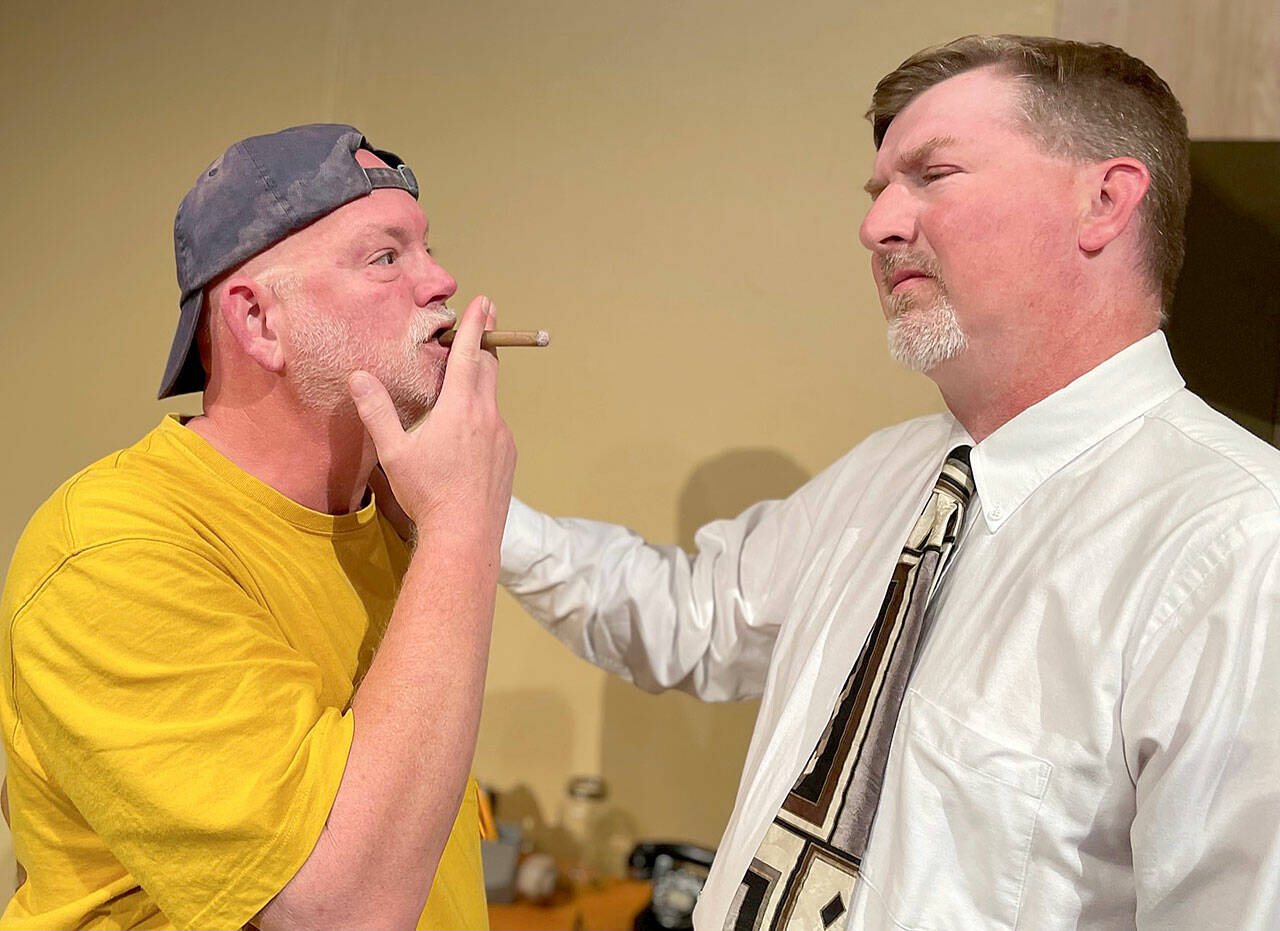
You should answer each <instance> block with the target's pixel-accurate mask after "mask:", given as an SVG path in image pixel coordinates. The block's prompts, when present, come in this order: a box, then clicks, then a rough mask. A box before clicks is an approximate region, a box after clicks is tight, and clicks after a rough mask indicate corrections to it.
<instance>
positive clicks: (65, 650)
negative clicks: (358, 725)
mask: <svg viewBox="0 0 1280 931" xmlns="http://www.w3.org/2000/svg"><path fill="white" fill-rule="evenodd" d="M408 560H409V553H408V551H407V549H406V547H405V545H404V544H403V542H402V541H401V540H400V538H399V537H398V536H397V535H396V533H395V530H394V529H392V527H391V526H390V525H389V524H388V523H387V522H386V521H385V520H383V519H382V518H380V517H379V515H378V514H377V511H376V509H375V507H374V506H373V505H372V504H370V505H369V506H367V507H365V508H363V509H361V510H360V511H358V512H356V513H354V514H342V515H336V516H335V515H329V514H321V513H318V512H316V511H312V510H309V509H308V508H305V507H303V506H302V505H300V504H297V503H296V502H294V501H292V500H290V499H288V498H286V497H284V496H283V495H281V494H279V493H278V492H276V491H275V490H274V489H272V488H271V487H269V486H268V485H266V484H264V483H262V482H260V481H258V480H257V479H255V478H253V477H252V476H250V475H248V474H247V473H245V472H244V471H242V470H241V469H239V468H237V467H236V466H235V465H233V464H232V463H231V462H229V461H228V460H227V459H225V458H224V457H223V456H221V455H220V454H219V453H218V452H217V451H216V450H214V449H213V448H212V447H211V446H209V445H208V444H207V443H206V442H205V441H204V440H203V439H202V438H201V437H200V436H199V435H197V434H196V433H194V432H193V431H191V430H188V429H187V428H186V427H184V426H182V424H181V423H180V422H179V421H178V420H177V418H175V417H173V416H170V417H166V418H165V419H164V420H163V421H162V422H161V424H160V426H159V427H157V428H156V429H155V430H153V431H151V432H150V433H149V434H147V435H146V436H145V437H143V439H142V440H141V441H139V442H138V443H137V444H136V445H134V446H132V447H131V448H129V449H125V450H122V451H120V452H118V453H116V454H114V455H112V456H109V457H107V458H106V459H103V460H102V461H100V462H98V463H95V464H94V465H92V466H90V467H89V468H87V469H85V470H84V471H83V472H80V473H79V474H78V475H76V476H74V477H72V478H71V479H70V480H68V481H67V482H66V483H65V484H64V485H63V486H62V487H61V488H59V489H58V491H57V492H55V493H54V495H53V496H52V497H51V498H50V499H49V500H48V501H47V502H46V503H45V504H44V505H43V506H42V507H41V508H40V510H39V511H37V512H36V515H35V516H34V517H33V518H32V520H31V522H30V524H29V525H28V526H27V529H26V531H25V532H24V533H23V536H22V539H21V541H20V542H19V544H18V548H17V551H16V552H15V554H14V557H13V562H12V564H11V565H10V569H9V575H8V579H7V581H6V584H5V590H4V601H3V611H4V633H5V636H6V637H7V639H8V643H7V645H6V648H5V649H3V650H0V655H2V656H3V662H4V664H5V669H4V670H3V672H4V694H3V701H2V702H0V724H2V725H3V728H4V745H5V750H6V752H7V755H8V780H9V799H10V812H11V816H12V820H13V845H14V852H15V853H16V855H17V858H18V862H19V863H21V864H22V866H23V867H24V868H25V869H26V871H27V876H28V878H27V880H26V882H24V883H23V884H22V886H21V887H20V888H19V889H18V891H17V894H16V895H15V896H14V898H13V900H12V901H11V902H10V903H9V906H8V908H7V909H6V910H5V912H4V915H3V917H2V918H0V925H3V926H4V927H23V928H60V927H73V926H74V927H86V928H132V927H141V928H159V927H175V926H176V927H179V928H198V927H207V928H238V927H240V926H241V925H243V924H245V923H246V922H248V921H250V920H251V919H252V918H253V916H254V915H255V914H256V913H257V912H258V911H259V909H261V908H262V906H263V905H265V904H266V903H267V902H268V901H269V900H270V899H271V897H272V896H274V895H275V894H276V893H277V892H278V891H280V889H281V888H282V887H283V886H284V885H285V883H287V882H288V881H289V879H291V878H292V877H293V875H294V874H295V873H296V872H297V870H298V868H299V867H300V866H301V865H302V863H303V861H304V860H306V858H307V856H308V855H309V854H310V852H311V849H312V847H313V845H314V844H315V841H316V839H317V838H318V837H319V835H320V830H321V828H322V826H323V825H324V822H325V819H326V817H327V816H328V814H329V809H330V807H331V806H332V804H333V799H334V795H335V794H336V793H337V790H338V783H339V781H340V780H341V778H342V771H343V768H344V767H345V765H346V761H347V753H348V750H349V748H350V744H351V735H352V716H351V713H350V709H349V707H348V706H349V703H350V700H351V697H352V695H353V693H354V691H355V687H356V686H357V685H358V683H359V681H360V678H361V677H362V676H363V675H364V673H365V671H366V669H367V668H368V666H369V663H370V661H371V660H372V658H373V651H374V648H375V647H376V646H377V644H378V641H379V639H380V638H381V636H382V634H383V631H384V630H385V628H386V624H387V621H388V619H389V618H390V616H391V609H392V606H393V605H394V603H395V599H396V595H397V593H398V591H399V584H400V579H401V577H402V576H403V574H404V571H405V568H406V566H407V565H408ZM479 830H480V828H479V820H478V815H477V810H476V792H475V786H474V782H473V783H472V784H470V785H469V786H468V790H467V792H466V793H465V794H464V801H463V805H462V808H461V810H460V811H459V814H458V817H457V821H456V823H455V824H454V826H453V833H452V834H451V835H450V837H449V842H448V845H447V846H446V848H445V851H444V855H443V857H442V858H441V861H440V866H439V869H438V871H437V873H436V878H435V883H434V885H433V886H432V889H431V894H430V897H429V899H428V900H427V907H426V910H425V911H424V912H423V914H422V918H421V922H420V924H419V927H421V928H455V927H456V928H482V927H486V926H487V915H486V911H485V901H484V882H483V878H482V874H481V867H480V844H479ZM357 869H358V867H357Z"/></svg>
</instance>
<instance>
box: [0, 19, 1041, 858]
mask: <svg viewBox="0 0 1280 931" xmlns="http://www.w3.org/2000/svg"><path fill="white" fill-rule="evenodd" d="M2 15H3V17H4V20H3V23H2V24H0V82H2V84H3V87H4V88H5V91H4V95H3V104H2V106H3V107H4V127H5V129H6V136H7V138H8V144H7V145H6V146H4V147H3V150H0V177H2V178H3V180H4V189H5V208H4V224H3V228H2V232H0V235H2V236H3V242H2V243H0V306H3V308H4V314H3V318H2V319H3V327H4V332H3V337H4V345H5V346H6V350H7V359H6V361H7V364H6V365H5V366H4V367H3V369H0V396H3V397H4V398H5V399H6V401H7V403H6V406H5V433H6V436H7V437H8V444H7V445H8V447H9V450H8V455H7V456H6V461H7V462H6V465H5V466H4V469H5V472H4V478H5V487H6V488H7V489H8V494H7V495H5V497H4V499H3V501H0V558H3V559H4V561H5V562H6V563H7V560H8V557H9V555H10V553H11V552H12V548H13V545H14V543H15V542H16V539H17V536H18V534H19V532H20V530H21V528H22V525H23V523H24V522H25V520H26V518H27V517H28V516H29V515H30V513H31V512H32V510H33V509H34V508H35V507H36V505H37V504H38V503H39V501H40V500H41V499H42V498H44V497H45V496H46V495H47V494H48V493H49V492H50V491H52V490H53V488H54V487H56V486H57V484H58V483H59V482H60V481H62V479H64V478H65V477H66V476H67V475H69V474H70V473H71V472H73V471H74V470H75V469H77V468H79V467H80V466H82V465H84V464H86V463H88V462H90V461H92V460H93V459H95V458H97V457H99V456H101V455H103V454H105V453H107V452H109V451H110V450H112V449H115V448H117V447H119V446H121V445H124V444H128V443H130V442H131V441H132V440H133V439H134V438H136V437H137V436H138V435H140V434H141V433H142V432H144V431H145V430H147V429H148V428H149V427H151V426H152V425H154V423H155V422H157V421H158V420H159V418H160V416H161V414H162V413H163V412H164V411H166V410H171V409H180V410H185V411H191V410H194V409H195V408H196V403H197V402H196V400H195V399H192V398H188V399H183V400H181V401H180V402H179V403H176V404H175V403H164V404H159V403H156V402H154V401H152V400H151V398H152V396H153V392H154V390H155V386H156V382H157V380H158V378H159V374H160V368H161V365H162V363H163V359H164V356H165V352H166V350H167V347H168V343H169V338H170V334H171V330H172V325H173V323H174V320H175V311H176V297H177V294H176V286H175V284H174V282H173V271H172V258H171V241H170V225H171V222H172V215H173V210H174V208H175V206H176V204H177V202H178V200H179V198H180V197H181V195H182V193H183V191H184V190H185V189H186V187H187V185H188V184H189V183H190V182H191V180H192V179H193V178H194V177H195V175H196V173H197V172H198V171H199V170H200V169H201V168H202V167H203V166H204V165H205V164H206V163H207V162H208V161H210V160H211V159H212V158H213V156H214V155H216V154H217V153H218V152H220V151H221V150H222V148H223V147H225V145H226V144H227V143H228V142H230V141H232V140H234V139H236V138H239V137H241V136H243V135H246V134H249V133H253V132H262V131H268V130H271V129H275V128H279V127H281V126H284V125H287V124H291V123H297V122H305V121H312V120H343V121H350V122H354V123H355V124H356V125H358V126H360V127H361V128H362V129H364V131H365V132H367V133H368V134H369V135H370V136H371V137H372V139H373V140H374V141H375V143H377V144H380V145H383V146H387V147H390V148H393V149H395V150H396V151H398V152H400V153H401V154H403V155H405V156H406V157H407V158H408V160H409V161H410V163H411V164H412V165H413V166H414V167H415V169H416V171H417V173H418V175H419V177H420V179H421V180H422V182H423V189H424V193H423V204H424V206H425V208H426V210H427V212H428V214H429V216H430V218H431V221H432V229H433V237H434V239H435V244H436V247H437V250H438V251H437V255H438V256H439V257H440V258H441V260H442V261H443V262H444V263H445V264H446V266H448V267H449V268H450V269H451V270H452V271H453V272H454V273H455V275H456V276H457V278H458V280H459V281H460V283H461V296H462V297H463V298H466V297H470V296H471V295H473V294H475V293H477V292H479V291H481V290H483V291H485V292H486V293H488V294H490V295H491V296H492V297H493V298H494V299H495V301H496V302H497V303H498V305H499V308H500V309H501V311H502V314H503V318H504V322H505V323H508V324H512V325H519V326H531V327H543V328H546V329H549V330H551V331H552V333H553V334H554V342H553V346H552V348H551V349H550V350H547V351H539V352H524V353H521V352H510V353H508V354H507V355H506V356H505V358H504V366H503V387H502V401H503V407H504V410H505V412H506V414H507V417H508V419H509V420H510V422H511V425H512V427H513V429H514V431H515V434H516V437H517V440H518V443H519V446H520V454H521V459H520V466H519V470H518V475H517V479H516V486H517V492H518V494H520V495H521V496H522V497H524V498H525V499H526V500H528V501H530V502H531V503H533V504H535V505H537V506H540V507H542V508H545V509H548V510H550V511H553V512H557V513H564V514H575V515H583V516H592V517H599V518H607V519H611V520H615V521H619V522H622V523H626V524H629V525H631V526H633V527H635V528H637V529H638V530H640V531H642V532H643V533H645V534H647V535H649V536H650V537H651V538H653V539H655V540H659V541H675V542H684V543H686V544H687V543H688V541H689V540H690V538H691V536H692V529H693V528H694V527H695V526H697V524H699V523H700V522H702V521H703V520H705V519H708V518H710V517H712V516H717V515H722V514H731V513H735V512H736V511H737V510H738V509H740V508H741V507H743V506H745V505H746V504H748V503H750V502H751V501H754V500H756V499H757V498H759V497H762V496H767V495H781V494H785V493H786V492H787V491H789V490H790V489H792V488H793V487H795V486H796V485H798V484H799V483H800V482H801V481H803V480H804V479H805V478H806V477H808V476H809V475H812V474H813V473H814V472H816V471H817V470H818V469H820V468H822V467H823V466H824V465H826V464H827V463H829V462H830V461H831V460H833V459H834V458H835V457H836V456H837V455H839V454H840V453H841V452H842V451H843V450H844V449H846V448H847V447H848V446H850V445H851V444H853V443H854V442H856V441H857V440H858V439H860V438H861V437H863V436H865V435H866V434H867V433H868V432H870V431H872V430H874V429H876V428H878V427H881V426H884V425H886V424H890V423H893V422H895V421H898V420H901V419H903V418H905V417H909V416H912V415H915V414H918V413H921V412H924V411H928V410H933V409H936V408H937V407H938V404H939V402H938V399H937V396H936V393H935V391H934V390H933V388H932V386H931V385H930V383H929V382H927V381H926V380H924V379H922V378H919V377H916V376H912V375H909V374H906V373H905V372H903V371H900V370H899V369H897V368H895V367H894V366H893V365H892V364H891V363H890V362H889V361H888V360H887V359H886V356H885V352H884V348H883V327H882V323H881V321H880V313H879V310H878V308H877V305H876V301H875V297H874V292H873V288H872V286H871V283H870V280H869V276H868V274H867V259H866V256H865V254H864V252H863V250H862V248H861V247H860V246H859V244H858V241H857V225H858V222H859V220H860V218H861V214H862V212H863V209H864V207H865V195H863V194H862V193H861V185H862V182H863V181H864V180H865V178H866V176H867V174H868V172H869V169H870V163H871V154H872V152H871V145H870V140H869V133H868V130H867V127H866V125H865V123H864V122H863V121H862V119H861V113H862V111H863V110H864V109H865V106H866V102H867V98H868V95H869V93H870V90H871V88H872V86H873V84H874V82H875V80H876V79H877V78H878V77H879V76H880V75H881V74H882V73H884V72H885V71H886V70H888V69H890V68H891V67H893V66H894V65H895V64H896V63H897V62H898V61H900V60H901V59H902V58H903V57H904V56H905V55H907V54H908V53H910V52H911V51H914V50H915V49H916V48H918V47H920V46H922V45H925V44H929V43H933V42H935V41H941V40H944V39H947V38H950V37H952V36H955V35H957V34H960V33H966V32H974V31H1018V32H1035V33H1043V32H1047V31H1049V30H1050V29H1052V27H1053V21H1054V5H1053V3H1052V2H1051V0H1035V2H1026V0H991V2H979V0H922V2H920V3H916V4H914V5H912V6H911V7H909V8H904V7H902V6H900V5H889V4H880V3H870V2H850V0H820V2H811V3H799V4H797V3H795V2H783V0H776V2H768V3H765V2H756V3H741V2H735V3H729V2H717V3H708V2H693V3H675V2H668V3H648V4H639V3H634V2H629V0H627V2H623V0H606V2H586V0H579V2H567V0H558V2H544V3H538V4H533V3H528V4H521V3H497V2H472V3H447V4H446V3H412V2H378V3H360V4H357V3H355V2H349V0H334V2H329V3H327V4H319V3H312V2H297V3H268V2H244V0H231V2H224V3H221V4H218V5H217V6H210V5H207V4H199V5H196V4H182V3H169V2H150V3H123V2H115V3H110V4H103V3H95V2H76V3H71V2H64V3H55V4H44V5H39V6H33V5H17V4H10V5H8V6H7V7H6V9H5V12H4V13H3V14H2ZM458 303H459V305H460V304H461V301H459V302H458ZM753 710H754V709H753V708H751V707H749V706H740V707H706V706H701V705H699V704H697V703H696V702H693V701H692V700H687V699H685V698H684V696H680V695H674V696H663V697H658V698H653V697H650V696H646V695H642V694H640V693H639V692H637V691H636V690H634V689H632V688H631V687H630V686H626V685H624V684H622V683H619V682H617V681H615V680H610V679H607V678H606V677H605V676H604V675H603V674H601V673H599V672H597V671H595V670H593V669H591V668H589V667H587V666H586V665H585V664H583V663H581V662H579V661H577V660H575V659H573V658H572V657H570V656H569V655H568V654H567V653H566V652H565V651H564V650H563V649H562V648H561V647H560V646H559V645H558V644H556V643H555V642H554V641H553V640H552V639H551V638H550V637H548V636H547V635H546V634H544V633H542V632H541V631H540V630H539V629H538V628H536V626H535V625H534V624H533V623H532V622H531V621H529V620H528V619H527V618H526V617H525V616H523V615H522V613H521V612H520V611H519V610H518V609H517V608H516V607H515V606H514V604H513V603H512V602H511V601H510V599H508V598H506V597H505V595H504V596H503V599H502V600H501V602H500V604H499V608H498V619H497V625H496V633H495V642H494V650H493V660H492V665H491V674H490V680H489V690H488V697H487V701H486V708H485V716H484V720H483V725H482V733H481V739H480V748H479V751H478V754H477V758H476V762H475V770H476V773H477V774H478V775H479V777H480V778H481V779H482V780H485V781H487V782H489V783H491V784H493V785H495V786H497V787H499V788H501V789H505V790H510V791H513V792H514V794H515V795H516V796H517V797H518V798H519V799H520V806H522V808H523V809H532V808H536V809H538V810H539V811H540V814H541V816H542V817H543V818H544V819H545V820H550V821H554V818H555V816H556V810H557V806H558V804H559V799H560V797H561V795H562V793H563V786H564V783H565V780H566V778H567V777H568V776H569V775H570V774H573V773H580V772H600V773H602V774H603V775H604V776H605V777H606V778H607V779H608V780H609V781H610V783H611V784H612V785H613V787H614V789H615V796H614V801H615V803H616V805H617V806H618V808H619V809H620V810H621V811H622V813H623V815H624V816H625V817H624V818H623V819H622V820H624V821H629V823H630V827H631V830H632V831H633V832H634V833H635V834H638V835H640V836H646V837H652V836H667V837H673V838H680V839H690V840H695V841H700V842H702V843H705V844H715V843H716V842H717V841H718V839H719V834H720V830H721V828H722V826H723V823H724V820H725V817H726V816H727V813H728V811H729V807H730V804H731V801H732V797H733V793H734V790H735V788H736V784H737V775H738V771H739V767H740V763H741V759H742V756H743V753H744V751H745V746H746V739H747V736H748V734H749V731H750V725H751V718H752V713H753Z"/></svg>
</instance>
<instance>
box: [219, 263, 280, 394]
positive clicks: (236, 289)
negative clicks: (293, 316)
mask: <svg viewBox="0 0 1280 931" xmlns="http://www.w3.org/2000/svg"><path fill="white" fill-rule="evenodd" d="M218 308H219V310H221V312H222V318H223V320H225V321H226V324H227V330H228V331H229V332H230V333H231V338H232V339H233V340H235V342H236V344H237V345H238V346H239V347H240V349H241V351H242V352H244V354H245V355H246V356H248V357H249V358H250V359H252V360H253V361H254V362H256V363H258V365H259V366H261V367H262V368H263V369H265V370H266V371H268V372H274V373H275V374H279V373H281V372H283V371H284V345H283V344H282V343H281V341H280V333H281V323H282V321H283V310H284V308H283V307H282V306H281V303H280V299H279V298H278V297H276V295H275V292H273V291H272V290H271V288H269V287H268V286H267V285H266V284H264V283H263V282H261V281H259V280H257V279H256V278H252V277H249V276H247V275H237V276H235V277H232V278H228V279H227V280H226V281H224V282H222V284H220V285H219V286H218Z"/></svg>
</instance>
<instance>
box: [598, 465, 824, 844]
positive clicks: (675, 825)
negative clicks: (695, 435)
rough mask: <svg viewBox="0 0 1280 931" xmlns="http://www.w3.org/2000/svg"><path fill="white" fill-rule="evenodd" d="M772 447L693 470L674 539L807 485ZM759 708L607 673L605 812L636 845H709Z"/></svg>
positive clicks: (688, 543)
mask: <svg viewBox="0 0 1280 931" xmlns="http://www.w3.org/2000/svg"><path fill="white" fill-rule="evenodd" d="M809 477H810V476H809V473H808V472H806V471H805V470H804V469H803V468H801V467H800V466H799V465H798V464H797V463H796V462H795V461H794V460H792V459H790V458H789V457H787V456H786V455H784V454H782V453H781V452H778V451H777V450H772V449H739V450H731V451H729V452H726V453H722V454H721V455H718V456H716V457H714V458H712V459H709V460H707V461H706V462H703V463H702V464H700V465H699V466H698V467H697V468H695V469H694V471H693V472H692V474H691V475H690V476H689V479H688V480H687V481H686V483H685V486H684V489H683V491H682V492H681V495H680V499H679V543H680V545H681V546H682V547H684V548H685V549H686V550H690V551H692V549H693V537H694V533H695V532H696V531H697V529H698V528H699V527H700V526H702V525H703V524H705V523H706V522H707V521H710V520H714V519H716V518H722V517H732V516H734V515H736V514H738V513H739V512H741V511H742V510H743V509H744V508H746V507H748V506H749V505H752V504H754V503H755V502H757V501H761V500H764V499H768V498H783V497H786V496H787V495H789V494H790V493H791V492H793V491H795V490H796V489H797V488H799V487H800V486H801V485H802V484H804V483H805V482H806V481H808V479H809ZM758 710H759V702H756V701H747V702H734V703H726V704H707V703H704V702H700V701H698V700H696V699H694V698H691V697H690V696H688V695H685V694H683V693H676V692H671V693H666V694H663V695H650V694H648V693H646V692H642V691H640V690H639V689H637V688H635V687H634V686H632V685H630V684H628V683H626V682H623V681H622V680H621V679H617V678H614V677H610V678H609V679H608V680H607V682H606V685H605V689H604V715H603V725H602V726H603V733H602V735H601V775H603V776H604V778H605V780H606V782H607V784H608V786H609V790H610V799H609V802H610V807H611V808H613V809H615V810H618V811H622V812H628V813H631V814H633V815H634V816H635V818H636V819H637V820H638V821H639V822H640V823H642V824H643V825H644V826H645V830H646V831H648V832H651V835H650V836H646V837H643V838H639V839H640V840H676V841H690V842H693V843H697V844H701V845H702V846H705V847H715V846H716V845H717V844H718V843H719V841H720V835H721V834H722V833H723V831H724V825H725V823H726V822H727V821H728V818H729V813H730V812H731V811H732V808H733V800H734V797H735V796H736V795H737V790H738V781H739V777H740V776H741V772H742V761H743V758H744V757H745V756H746V751H747V745H748V743H749V742H750V739H751V731H752V728H753V727H754V725H755V719H756V712H757V711H758Z"/></svg>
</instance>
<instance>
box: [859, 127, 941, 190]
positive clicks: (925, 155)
mask: <svg viewBox="0 0 1280 931" xmlns="http://www.w3.org/2000/svg"><path fill="white" fill-rule="evenodd" d="M959 141H960V140H958V139H957V138H956V137H955V136H934V137H932V138H930V139H926V140H925V141H924V142H922V143H920V144H919V145H918V146H916V147H915V148H914V149H908V150H907V151H906V152H903V153H901V154H900V155H899V156H898V164H897V166H896V167H897V169H898V170H899V171H911V170H913V169H916V168H919V167H920V166H921V165H922V164H924V163H925V162H927V161H928V160H929V158H930V156H932V155H933V153H934V152H936V151H937V150H938V149H941V148H943V147H945V146H949V145H956V144H957V143H958V142H959ZM887 183H888V182H886V181H881V180H878V179H876V178H872V179H871V180H869V181H868V182H867V183H866V184H864V185H863V186H862V189H863V190H864V191H866V192H867V193H868V194H870V195H871V199H872V200H875V199H876V197H877V196H879V194H880V192H881V191H883V190H884V189H885V186H886V185H887Z"/></svg>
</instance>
